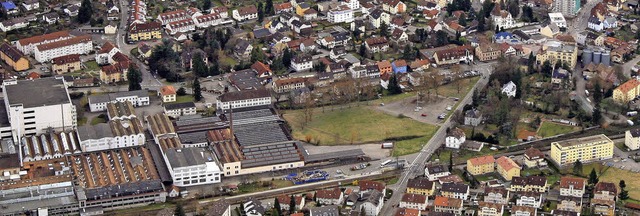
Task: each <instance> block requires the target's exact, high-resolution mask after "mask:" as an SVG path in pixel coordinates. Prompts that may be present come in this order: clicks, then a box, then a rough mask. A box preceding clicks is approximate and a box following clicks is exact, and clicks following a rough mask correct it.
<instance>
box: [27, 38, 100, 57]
mask: <svg viewBox="0 0 640 216" xmlns="http://www.w3.org/2000/svg"><path fill="white" fill-rule="evenodd" d="M92 50H93V43H92V41H91V35H82V36H78V37H73V38H70V39H66V40H60V41H56V42H52V43H46V44H40V45H38V46H36V48H35V49H34V54H35V55H34V56H35V59H36V61H38V62H41V63H43V62H48V61H50V60H51V59H53V58H56V57H60V56H64V55H69V54H88V53H89V52H91V51H92Z"/></svg>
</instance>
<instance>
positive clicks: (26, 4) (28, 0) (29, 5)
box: [22, 0, 40, 11]
mask: <svg viewBox="0 0 640 216" xmlns="http://www.w3.org/2000/svg"><path fill="white" fill-rule="evenodd" d="M22 7H23V8H24V9H25V10H26V11H32V10H38V9H39V8H40V1H38V0H24V1H22Z"/></svg>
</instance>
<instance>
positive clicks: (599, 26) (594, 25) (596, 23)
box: [587, 16, 604, 32]
mask: <svg viewBox="0 0 640 216" xmlns="http://www.w3.org/2000/svg"><path fill="white" fill-rule="evenodd" d="M587 27H588V28H590V29H593V30H594V31H597V32H601V31H602V30H603V29H604V24H603V23H602V21H600V19H598V17H595V16H592V17H589V20H588V21H587Z"/></svg>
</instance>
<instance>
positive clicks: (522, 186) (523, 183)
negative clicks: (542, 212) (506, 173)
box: [509, 176, 547, 193]
mask: <svg viewBox="0 0 640 216" xmlns="http://www.w3.org/2000/svg"><path fill="white" fill-rule="evenodd" d="M509 190H511V191H514V192H516V191H533V192H540V193H544V192H546V191H547V177H545V176H527V177H513V179H512V180H511V187H510V189H509Z"/></svg>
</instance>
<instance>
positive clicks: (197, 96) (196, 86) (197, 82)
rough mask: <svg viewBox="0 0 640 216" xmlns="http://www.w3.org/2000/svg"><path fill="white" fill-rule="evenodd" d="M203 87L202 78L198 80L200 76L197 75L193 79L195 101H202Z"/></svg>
mask: <svg viewBox="0 0 640 216" xmlns="http://www.w3.org/2000/svg"><path fill="white" fill-rule="evenodd" d="M202 98H203V97H202V88H200V80H198V77H196V78H195V79H194V80H193V99H194V100H195V101H200V100H202Z"/></svg>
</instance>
